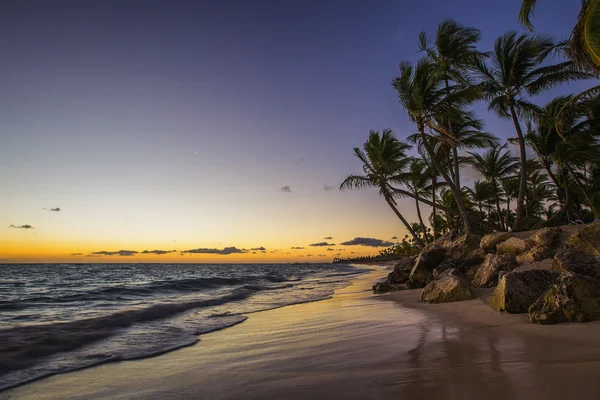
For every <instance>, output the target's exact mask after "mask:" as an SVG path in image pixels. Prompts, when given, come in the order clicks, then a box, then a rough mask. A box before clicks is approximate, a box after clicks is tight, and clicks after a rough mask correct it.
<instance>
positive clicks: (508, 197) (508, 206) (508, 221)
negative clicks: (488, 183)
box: [506, 195, 510, 230]
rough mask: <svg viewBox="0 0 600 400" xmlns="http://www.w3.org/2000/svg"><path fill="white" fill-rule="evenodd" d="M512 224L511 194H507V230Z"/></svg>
mask: <svg viewBox="0 0 600 400" xmlns="http://www.w3.org/2000/svg"><path fill="white" fill-rule="evenodd" d="M509 226H510V196H509V195H506V230H508V227H509Z"/></svg>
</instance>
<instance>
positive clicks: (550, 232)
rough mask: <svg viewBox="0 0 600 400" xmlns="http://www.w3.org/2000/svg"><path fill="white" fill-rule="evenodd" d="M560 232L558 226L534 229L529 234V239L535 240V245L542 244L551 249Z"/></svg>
mask: <svg viewBox="0 0 600 400" xmlns="http://www.w3.org/2000/svg"><path fill="white" fill-rule="evenodd" d="M561 232H562V229H561V228H559V227H556V228H542V229H540V230H538V231H536V232H535V233H534V234H533V235H532V236H531V239H532V240H533V241H534V242H535V244H536V245H537V246H543V247H546V248H549V249H552V248H554V247H556V246H557V245H558V242H559V239H560V234H561Z"/></svg>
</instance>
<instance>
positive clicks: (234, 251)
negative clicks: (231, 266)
mask: <svg viewBox="0 0 600 400" xmlns="http://www.w3.org/2000/svg"><path fill="white" fill-rule="evenodd" d="M182 253H190V254H220V255H229V254H239V253H246V252H245V251H244V250H242V249H238V248H237V247H235V246H233V247H225V248H223V249H207V248H199V249H191V250H183V251H182Z"/></svg>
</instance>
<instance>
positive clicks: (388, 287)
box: [373, 282, 408, 294]
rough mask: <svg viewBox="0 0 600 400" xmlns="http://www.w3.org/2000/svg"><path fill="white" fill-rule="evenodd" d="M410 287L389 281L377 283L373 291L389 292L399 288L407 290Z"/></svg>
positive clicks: (376, 292) (377, 292) (378, 292)
mask: <svg viewBox="0 0 600 400" xmlns="http://www.w3.org/2000/svg"><path fill="white" fill-rule="evenodd" d="M407 289H408V287H407V286H406V285H401V284H396V283H387V282H382V283H378V284H376V285H373V293H375V294H381V293H387V292H397V291H399V290H407Z"/></svg>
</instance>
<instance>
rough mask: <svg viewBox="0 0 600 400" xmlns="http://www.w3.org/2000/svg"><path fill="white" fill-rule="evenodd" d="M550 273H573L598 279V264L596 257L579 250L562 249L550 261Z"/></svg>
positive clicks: (599, 263) (599, 273)
mask: <svg viewBox="0 0 600 400" xmlns="http://www.w3.org/2000/svg"><path fill="white" fill-rule="evenodd" d="M552 271H555V272H559V273H567V272H574V273H577V274H580V275H586V276H593V277H598V278H599V279H600V262H599V260H598V258H597V257H594V256H593V255H591V254H589V253H585V252H583V251H581V250H579V249H563V250H561V251H559V252H558V254H556V255H555V256H554V259H553V260H552Z"/></svg>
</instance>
